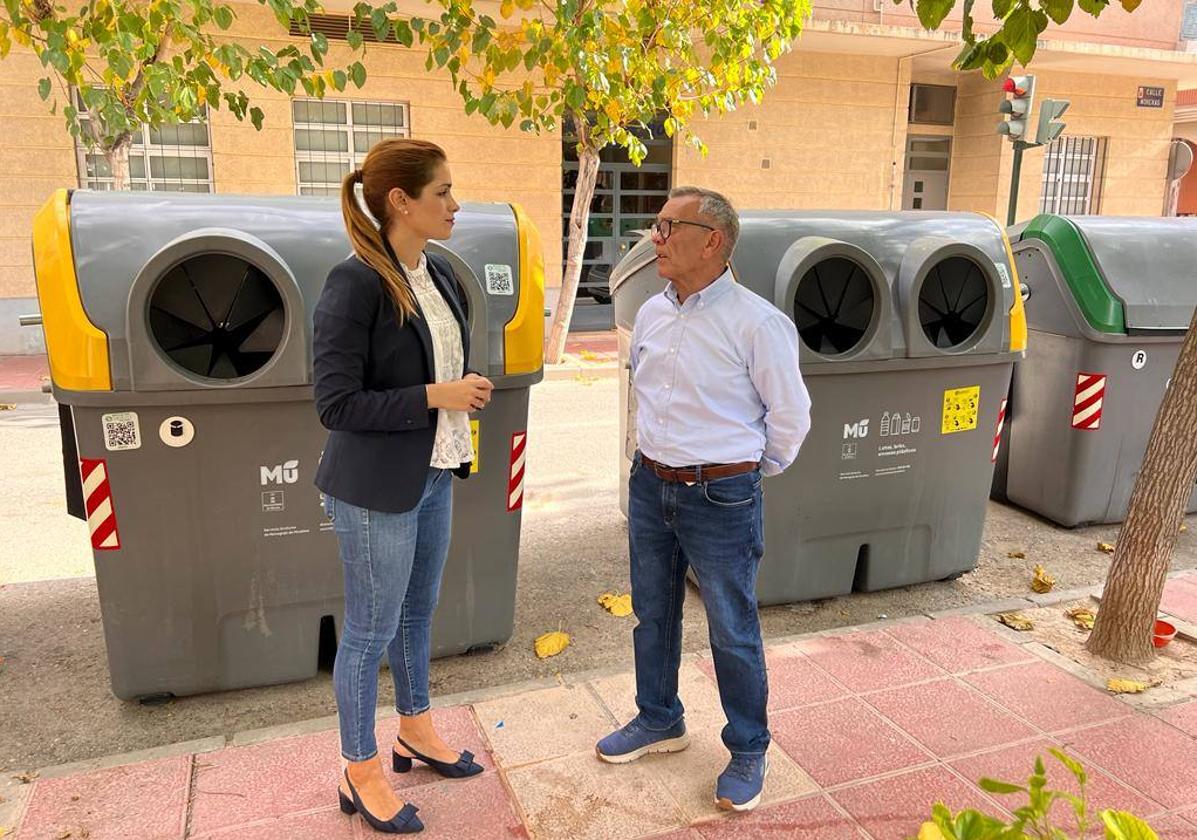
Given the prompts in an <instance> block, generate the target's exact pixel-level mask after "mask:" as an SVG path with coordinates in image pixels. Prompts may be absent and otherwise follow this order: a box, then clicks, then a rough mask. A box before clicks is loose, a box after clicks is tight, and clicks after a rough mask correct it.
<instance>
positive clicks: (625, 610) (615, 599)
mask: <svg viewBox="0 0 1197 840" xmlns="http://www.w3.org/2000/svg"><path fill="white" fill-rule="evenodd" d="M598 602H599V603H600V604H601V605H602V606H603V608H604V609H605V610H606V611H607V612H609V613H611V615H613V616H615V617H616V618H623V617H624V616H627V615H631V614H632V596H631V595H616V594H615V593H614V592H604V593H603V594H602V595H600V596H598Z"/></svg>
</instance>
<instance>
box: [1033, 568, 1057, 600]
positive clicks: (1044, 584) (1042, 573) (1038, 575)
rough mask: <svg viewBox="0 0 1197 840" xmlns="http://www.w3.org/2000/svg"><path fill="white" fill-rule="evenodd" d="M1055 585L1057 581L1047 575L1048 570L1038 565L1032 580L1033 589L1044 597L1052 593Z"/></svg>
mask: <svg viewBox="0 0 1197 840" xmlns="http://www.w3.org/2000/svg"><path fill="white" fill-rule="evenodd" d="M1055 585H1056V579H1055V578H1054V577H1052V576H1051V575H1049V574H1048V573H1047V569H1045V568H1043V566H1042V565H1040V564H1039V563H1036V564H1035V575H1034V577H1032V578H1031V588H1032V589H1034V590H1035V591H1036V592H1038V593H1039V594H1040V595H1042V594H1043V593H1044V592H1051V591H1052V587H1053V586H1055Z"/></svg>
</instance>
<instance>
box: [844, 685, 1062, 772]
mask: <svg viewBox="0 0 1197 840" xmlns="http://www.w3.org/2000/svg"><path fill="white" fill-rule="evenodd" d="M864 700H865V702H867V703H868V704H869V705H871V706H872V707H873V708H875V709H877V711H879V712H881V714H883V715H885V716H886V717H887V718H889V719H890V720H891V721H893V722H894V723H896V724H897V725H898V726H899V727H900V728H901V729H903V730H905V731H906V732H908V733H909V734H910V735H912V736H913V737H914V738H915V740H917V741H918V742H919V743H920V744H922V745H923V746H924V747H926V748H927V749H929V750H930V751H931V752H933V753H935V755H937V756H939V757H941V758H951V757H953V756H958V755H964V754H965V753H970V752H977V751H978V750H984V749H988V748H990V747H996V746H1000V745H1002V744H1012V743H1014V742H1015V741H1021V740H1024V739H1026V738H1032V737H1034V736H1035V735H1037V734H1038V732H1036V730H1034V729H1032V728H1031V727H1030V726H1027V724H1025V723H1023V722H1022V721H1020V720H1018V718H1016V717H1014V716H1013V715H1011V714H1010V713H1008V712H1005V711H1003V710H1002V709H999V708H998V707H996V706H994V705H993V704H991V703H988V702H986V701H985V699H984V698H982V697H981V696H980V695H978V694H977V693H976V692H973V691H970V690H969V689H968V688H967V687H966V686H964V685H963V684H961V683H959V682H957V681H956V680H953V679H946V680H936V681H935V682H929V683H921V684H919V685H910V686H906V687H905V688H897V689H892V690H890V691H882V692H878V693H876V694H870V695H868V696H867V697H865V698H864Z"/></svg>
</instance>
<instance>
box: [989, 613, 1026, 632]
mask: <svg viewBox="0 0 1197 840" xmlns="http://www.w3.org/2000/svg"><path fill="white" fill-rule="evenodd" d="M997 620H998V621H1000V622H1001V623H1002V624H1005V625H1006V626H1007V627H1009V628H1010V629H1011V630H1021V631H1025V630H1033V629H1034V628H1035V622H1033V621H1031V619H1029V618H1027V617H1026V616H1025V615H1020V614H1019V613H1001V614H1000V615H998V617H997Z"/></svg>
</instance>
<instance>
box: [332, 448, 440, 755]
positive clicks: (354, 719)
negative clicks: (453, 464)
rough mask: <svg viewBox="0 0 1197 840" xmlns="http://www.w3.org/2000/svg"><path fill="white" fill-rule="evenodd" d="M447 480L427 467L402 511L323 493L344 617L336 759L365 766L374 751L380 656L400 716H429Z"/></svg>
mask: <svg viewBox="0 0 1197 840" xmlns="http://www.w3.org/2000/svg"><path fill="white" fill-rule="evenodd" d="M452 480H453V479H452V475H451V473H449V471H447V470H440V469H431V470H429V473H428V479H427V483H426V484H425V486H424V495H423V497H421V499H420V501H419V503H418V504H417V505H416V506H415V507H414V508H412V509H411V510H409V511H407V512H406V513H384V512H382V511H377V510H367V509H366V508H360V507H357V506H356V505H351V504H349V503H348V502H343V501H341V500H340V499H335V498H333V497H331V496H328V495H326V496H325V497H324V512H325V513H326V514H327V515H328V517H329V519H331V520H332V522H333V527H334V529H335V530H336V533H337V542H338V544H339V545H340V549H341V562H342V564H343V566H344V568H345V620H344V622H343V623H342V627H341V643H340V646H339V647H338V648H337V661H336V665H335V666H334V668H333V689H334V691H335V692H336V696H337V714H338V716H339V717H340V723H341V754H342V755H343V756H344V757H345V758H346V759H347V760H349V761H365V760H366V759H369V758H373V757H374V756H375V755H377V753H378V744H377V742H376V741H375V738H374V710H375V707H376V706H377V705H378V667H379V665H380V663H381V662H382V656H383V654H384V653H385V654H386V655H387V658H388V661H389V662H390V666H391V676H392V677H393V678H394V680H395V709H396V710H397V711H398V712H399V714H401V715H418V714H422V713H423V712H426V711H428V708H429V705H430V702H429V698H428V661H429V659H430V657H431V630H432V613H433V611H434V610H435V609H436V601H437V596H438V595H439V593H440V587H441V573H442V572H443V571H444V569H445V558H447V557H448V555H449V534H450V531H451V529H452V517H453V490H452Z"/></svg>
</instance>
